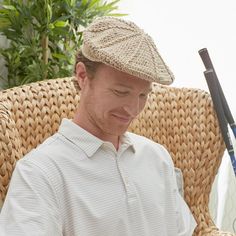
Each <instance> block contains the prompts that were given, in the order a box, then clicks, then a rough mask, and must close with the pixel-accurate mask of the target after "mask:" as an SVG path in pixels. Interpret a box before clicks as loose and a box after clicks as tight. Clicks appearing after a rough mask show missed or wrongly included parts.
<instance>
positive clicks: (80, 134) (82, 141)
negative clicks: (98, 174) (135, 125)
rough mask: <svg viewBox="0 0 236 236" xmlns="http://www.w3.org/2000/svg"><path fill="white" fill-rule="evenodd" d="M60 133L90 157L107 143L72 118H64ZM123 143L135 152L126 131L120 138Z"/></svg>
mask: <svg viewBox="0 0 236 236" xmlns="http://www.w3.org/2000/svg"><path fill="white" fill-rule="evenodd" d="M58 133H60V134H61V135H63V136H64V137H65V138H67V139H68V140H70V141H71V142H73V143H74V144H75V145H77V146H78V147H80V149H82V150H83V151H84V152H85V153H86V155H87V156H88V157H91V156H93V155H94V154H95V153H96V151H97V150H98V149H99V148H100V147H101V146H102V145H103V144H104V143H105V141H103V140H101V139H99V138H97V137H96V136H94V135H92V134H91V133H89V132H88V131H86V130H85V129H83V128H81V127H80V126H79V125H77V124H75V123H74V122H73V121H72V120H69V119H66V118H63V119H62V122H61V125H60V127H59V130H58ZM120 142H121V145H122V146H124V145H125V147H126V148H128V147H131V148H132V150H133V152H135V148H134V145H133V143H132V141H131V139H130V137H129V135H128V132H126V133H125V134H124V135H122V137H121V139H120Z"/></svg>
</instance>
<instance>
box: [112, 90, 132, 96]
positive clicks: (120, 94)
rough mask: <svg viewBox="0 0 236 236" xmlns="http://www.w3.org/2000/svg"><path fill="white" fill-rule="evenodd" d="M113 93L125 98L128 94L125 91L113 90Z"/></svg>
mask: <svg viewBox="0 0 236 236" xmlns="http://www.w3.org/2000/svg"><path fill="white" fill-rule="evenodd" d="M113 91H114V93H115V94H116V95H119V96H125V95H127V94H128V93H129V92H127V91H121V90H116V89H115V90H113Z"/></svg>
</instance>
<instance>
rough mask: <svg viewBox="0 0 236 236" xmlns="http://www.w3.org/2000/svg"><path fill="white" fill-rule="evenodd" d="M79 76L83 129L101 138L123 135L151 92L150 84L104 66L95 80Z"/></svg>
mask: <svg viewBox="0 0 236 236" xmlns="http://www.w3.org/2000/svg"><path fill="white" fill-rule="evenodd" d="M77 70H80V69H78V67H77ZM81 76H82V79H81V78H80V77H81ZM77 77H79V78H78V81H79V85H80V87H81V100H80V113H79V116H78V119H80V117H81V119H82V120H83V121H86V125H85V126H86V127H84V128H85V129H86V128H87V130H88V131H89V132H91V133H93V134H96V135H97V136H98V137H103V136H104V135H106V136H107V135H112V136H119V135H122V134H123V133H124V132H125V131H126V130H127V128H128V126H129V124H130V122H131V121H132V120H133V119H134V118H135V117H136V116H137V115H138V114H139V113H140V112H141V110H142V109H143V108H144V106H145V103H146V100H147V96H148V93H149V92H150V90H151V83H150V82H148V81H145V80H142V79H139V78H137V77H135V76H132V75H129V74H127V73H124V72H121V71H118V70H115V69H113V68H112V67H109V66H106V65H103V64H102V65H100V66H99V67H98V68H97V71H96V72H95V74H94V77H93V78H92V79H89V78H88V77H87V76H86V73H84V74H83V73H81V74H80V73H78V72H77ZM88 127H89V129H88Z"/></svg>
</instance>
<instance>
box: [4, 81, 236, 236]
mask: <svg viewBox="0 0 236 236" xmlns="http://www.w3.org/2000/svg"><path fill="white" fill-rule="evenodd" d="M78 103H79V95H78V92H76V90H75V88H74V86H73V83H72V78H64V79H56V80H50V81H44V82H38V83H33V84H30V85H26V86H22V87H17V88H13V89H9V90H5V91H0V130H1V132H0V199H1V201H2V202H3V201H4V198H5V195H6V191H7V188H8V185H9V180H10V178H11V174H12V171H13V169H14V166H15V164H16V161H17V160H19V159H20V158H22V157H23V156H24V155H25V154H26V153H27V152H29V151H30V150H31V149H32V148H35V147H36V146H37V145H38V144H39V143H41V142H42V141H43V140H44V139H46V138H47V137H49V136H51V135H52V134H53V133H54V132H56V131H57V129H58V126H59V124H60V121H61V119H62V118H63V117H68V118H72V117H73V114H74V111H75V109H76V107H77V105H78ZM130 130H131V131H133V132H135V133H138V134H141V135H144V136H146V137H148V138H150V139H153V140H154V141H156V142H159V143H161V144H163V145H164V146H165V147H166V148H167V149H168V150H169V152H170V153H171V155H172V158H173V160H174V163H175V165H176V167H179V168H180V169H181V170H182V172H183V176H184V191H185V192H184V197H185V200H186V202H187V203H188V205H189V207H190V208H191V211H192V213H193V215H194V217H195V219H196V221H197V223H198V226H197V228H196V230H195V233H194V235H198V236H200V235H215V236H216V235H233V234H230V233H224V232H221V231H219V230H218V229H217V228H216V227H215V225H214V223H213V221H212V219H211V216H210V214H209V209H208V202H209V194H210V191H211V187H212V183H213V180H214V178H215V175H216V173H217V170H218V168H219V165H220V163H221V159H222V155H223V152H224V150H225V146H224V143H223V140H222V137H221V134H220V131H219V126H218V122H217V119H216V116H215V113H214V110H213V107H212V102H211V98H210V96H209V94H208V93H206V92H204V91H201V90H197V89H187V88H173V87H165V86H160V85H155V86H154V89H153V92H152V93H151V95H150V97H149V101H148V104H147V106H146V107H145V110H144V111H143V112H142V113H141V114H140V116H139V117H138V118H137V119H136V120H134V121H133V123H132V125H131V127H130Z"/></svg>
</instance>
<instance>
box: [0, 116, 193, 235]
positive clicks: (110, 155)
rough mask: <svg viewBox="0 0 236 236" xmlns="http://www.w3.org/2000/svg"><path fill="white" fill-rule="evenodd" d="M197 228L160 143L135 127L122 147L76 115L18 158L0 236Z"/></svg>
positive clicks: (155, 232) (152, 232) (141, 232)
mask: <svg viewBox="0 0 236 236" xmlns="http://www.w3.org/2000/svg"><path fill="white" fill-rule="evenodd" d="M195 226H196V223H195V220H194V219H193V217H192V215H191V213H190V211H189V209H188V207H187V205H186V203H185V202H184V200H183V199H182V197H181V196H180V194H179V192H178V190H177V184H176V178H175V174H174V166H173V162H172V159H171V157H170V156H169V154H168V152H167V151H166V150H165V149H164V148H163V147H162V146H161V145H159V144H157V143H155V142H153V141H151V140H149V139H146V138H144V137H141V136H138V135H135V134H131V133H129V132H127V133H125V135H124V136H123V137H122V139H121V145H120V148H119V150H118V151H117V150H116V149H115V148H114V146H113V145H112V144H111V143H109V142H104V141H102V140H100V139H98V138H97V137H95V136H93V135H92V134H90V133H88V132H87V131H86V130H84V129H82V128H80V127H79V126H78V125H76V124H75V123H73V122H72V121H70V120H67V119H63V121H62V124H61V126H60V128H59V131H58V132H57V133H56V134H55V135H53V136H52V137H50V138H48V139H47V140H46V141H45V142H44V143H43V144H41V145H40V146H39V147H38V148H37V149H35V150H33V151H31V152H30V153H29V154H27V155H26V156H25V157H24V158H22V159H21V160H19V161H18V162H17V165H16V168H15V170H14V173H13V176H12V180H11V183H10V187H9V190H8V195H7V198H6V200H5V203H4V205H3V208H2V211H1V214H0V235H1V236H18V235H22V236H28V235H29V236H34V235H35V236H36V235H37V236H41V235H42V236H59V235H61V236H62V235H63V236H190V235H192V233H193V230H194V228H195Z"/></svg>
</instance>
